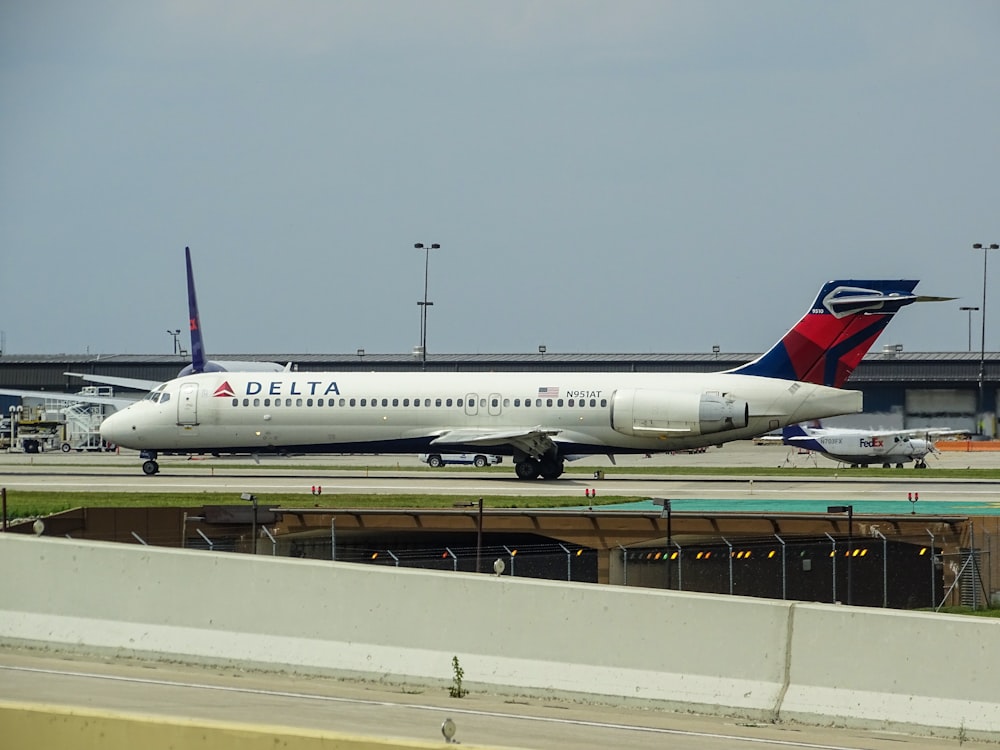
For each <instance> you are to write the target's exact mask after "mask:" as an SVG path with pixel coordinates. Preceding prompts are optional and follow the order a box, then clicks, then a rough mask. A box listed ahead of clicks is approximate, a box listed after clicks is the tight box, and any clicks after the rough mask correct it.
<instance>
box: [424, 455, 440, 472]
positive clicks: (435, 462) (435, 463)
mask: <svg viewBox="0 0 1000 750" xmlns="http://www.w3.org/2000/svg"><path fill="white" fill-rule="evenodd" d="M427 465H428V466H431V467H433V468H435V469H439V468H441V467H442V466H444V461H442V460H441V456H431V457H430V458H428V459H427Z"/></svg>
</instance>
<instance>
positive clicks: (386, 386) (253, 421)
mask: <svg viewBox="0 0 1000 750" xmlns="http://www.w3.org/2000/svg"><path fill="white" fill-rule="evenodd" d="M916 285H917V282H916V281H912V280H875V281H855V280H842V281H830V282H828V283H827V284H825V285H824V286H823V287H822V289H821V290H820V292H819V295H818V296H817V297H816V300H815V302H813V304H812V305H811V306H810V308H809V310H808V312H806V314H805V315H804V316H803V317H802V319H801V320H799V322H798V323H796V324H795V326H794V327H793V328H792V329H791V330H790V331H789V332H788V333H787V334H785V336H784V337H783V338H782V339H781V340H780V341H778V343H776V344H775V345H774V346H773V347H772V348H771V349H770V350H768V351H767V352H766V353H765V354H763V355H762V356H760V357H758V358H757V359H755V360H753V361H752V362H749V363H747V364H745V365H742V366H740V367H737V368H735V369H732V370H727V371H724V372H715V373H703V374H701V373H699V374H690V373H605V374H602V373H593V372H502V373H495V372H494V373H478V372H477V373H441V372H406V373H396V372H281V373H266V374H265V373H255V372H233V371H230V372H208V371H204V372H198V371H195V372H192V373H191V374H189V375H184V376H181V377H178V378H176V379H174V380H171V381H169V382H166V383H163V384H161V385H159V386H157V387H156V388H155V389H153V390H152V391H151V392H150V393H149V394H148V395H147V396H146V398H145V399H143V400H142V401H139V402H138V403H136V404H133V405H132V406H129V407H128V408H127V409H124V410H122V411H119V412H117V413H115V414H113V415H111V416H110V417H108V418H107V419H106V420H105V421H104V423H103V424H102V425H101V435H102V436H103V437H104V439H105V440H107V441H109V442H112V443H116V444H118V445H120V446H124V447H126V448H134V449H137V450H140V451H142V454H141V455H142V456H143V458H144V459H145V462H144V463H143V465H142V469H143V471H144V472H145V473H146V474H148V475H153V474H156V473H157V472H158V471H159V465H158V463H157V461H156V459H157V456H158V454H160V453H167V454H170V453H214V454H219V453H244V454H246V453H249V454H253V455H258V454H263V453H390V454H399V453H410V454H416V453H440V452H452V453H472V452H482V451H483V450H485V449H488V450H489V452H490V453H494V454H500V455H508V456H512V457H513V463H514V467H515V470H516V473H517V476H518V477H519V478H521V479H526V480H528V479H536V478H538V477H542V478H544V479H555V478H557V477H559V476H560V475H561V474H562V473H563V470H564V463H565V461H566V460H572V459H573V458H579V457H582V456H586V455H607V456H608V457H609V458H610V459H611V461H612V462H614V456H615V454H619V453H621V454H629V453H654V452H657V453H659V452H668V451H674V450H681V449H686V448H698V447H702V446H708V445H717V444H721V443H725V442H728V441H731V440H743V439H747V438H752V437H755V436H757V435H762V434H764V433H767V432H771V431H774V430H777V429H780V428H781V427H784V426H786V425H789V424H796V423H798V422H804V421H810V420H815V419H822V418H824V417H830V416H836V415H841V414H850V413H857V412H860V411H861V407H862V397H861V393H860V392H859V391H850V390H842V389H841V386H842V385H843V384H844V382H845V381H846V380H847V377H848V376H849V375H850V374H851V372H853V371H854V369H855V368H856V367H857V365H858V364H859V363H860V362H861V359H862V357H863V356H864V355H865V353H866V352H867V351H868V349H869V348H870V347H871V346H872V344H873V343H874V342H875V339H876V338H877V337H878V335H879V334H880V333H881V331H882V330H883V329H884V328H885V326H886V325H888V323H889V321H890V320H891V319H892V317H893V315H895V314H896V313H897V312H898V311H899V310H900V309H901V308H902V307H904V306H906V305H909V304H911V303H913V302H917V301H929V300H936V299H940V298H929V297H919V296H917V295H916V294H914V293H913V290H914V288H915V287H916Z"/></svg>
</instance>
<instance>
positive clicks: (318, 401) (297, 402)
mask: <svg viewBox="0 0 1000 750" xmlns="http://www.w3.org/2000/svg"><path fill="white" fill-rule="evenodd" d="M163 400H164V401H165V400H166V399H163ZM432 400H433V402H434V406H435V407H438V408H440V407H442V406H443V407H452V406H454V407H456V408H459V409H461V408H463V407H465V406H466V403H465V401H466V399H462V398H456V399H451V398H445V399H441V398H437V399H429V398H425V399H423V400H421V399H419V398H415V399H412V400H411V399H408V398H402V399H400V398H393V399H389V398H383V399H377V398H372V399H368V398H362V399H355V398H340V399H336V398H329V399H324V398H285V399H281V398H244V399H242V400H241V399H238V398H234V399H233V406H258V407H259V406H266V407H272V406H277V407H281V406H284V407H290V406H338V407H347V408H350V407H372V406H374V407H376V408H377V407H380V406H382V407H386V408H388V407H390V406H392V407H400V406H402V407H414V408H416V407H424V408H429V407H430V406H431V401H432ZM468 401H469V402H470V404H469V405H474V404H472V403H471V402H472V399H468ZM487 401H488V402H489V406H490V408H494V409H495V408H497V407H498V406H500V399H499V398H490V399H485V398H481V399H479V406H481V407H482V408H484V409H485V408H486V407H487ZM598 404H600V406H601V408H604V407H606V406H607V405H608V400H607V399H605V398H602V399H596V398H592V399H590V400H589V401H588V400H587V399H584V398H581V399H572V398H570V399H562V398H555V399H553V398H536V399H530V398H526V399H519V398H515V399H514V400H513V402H512V401H511V399H509V398H505V399H503V405H504V408H510V407H511V406H514V407H515V408H518V407H521V408H531V407H532V406H533V407H535V408H541V407H542V406H545V407H548V408H552V407H555V408H557V409H561V408H571V409H572V408H587V407H588V406H589V407H590V408H596V407H597V406H598Z"/></svg>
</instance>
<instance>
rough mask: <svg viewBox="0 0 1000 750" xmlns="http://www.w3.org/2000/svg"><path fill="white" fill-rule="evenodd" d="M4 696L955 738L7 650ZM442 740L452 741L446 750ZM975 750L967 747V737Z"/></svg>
mask: <svg viewBox="0 0 1000 750" xmlns="http://www.w3.org/2000/svg"><path fill="white" fill-rule="evenodd" d="M0 699H3V700H12V701H37V702H39V703H44V704H49V705H60V706H82V707H87V708H91V709H101V710H108V711H114V712H127V713H140V714H147V715H148V714H153V715H157V716H174V717H183V718H186V719H194V720H198V719H210V720H215V721H231V722H238V723H241V724H247V725H255V724H261V723H266V724H268V725H275V724H277V725H282V726H294V727H299V728H305V729H316V730H327V731H331V732H339V733H349V734H357V735H364V736H388V737H401V738H407V739H413V740H420V741H423V742H431V743H433V742H435V741H437V742H441V739H442V738H441V734H440V727H441V724H442V723H443V722H444V720H445V719H446V718H451V719H452V720H453V721H454V722H455V724H456V725H457V733H456V735H455V739H456V740H458V741H459V742H461V743H463V744H468V745H485V746H495V747H519V748H537V749H538V750H549V749H551V750H569V749H572V750H607V748H625V747H627V748H634V749H635V750H646V749H647V748H648V750H654V749H655V750H662V748H664V747H670V748H685V749H686V750H733V749H734V748H741V747H746V748H753V749H755V750H776V749H777V748H784V749H785V750H790V749H794V748H810V749H812V750H883V749H888V748H905V750H932V749H935V750H938V749H940V748H948V747H959V742H958V741H957V740H949V739H942V738H926V737H911V736H907V735H902V734H898V733H893V732H882V731H877V730H849V729H837V728H829V727H807V726H801V725H797V724H793V723H790V724H782V723H771V722H766V721H755V720H732V719H721V718H715V717H701V716H694V715H691V714H675V713H670V712H666V711H660V710H655V709H650V708H628V707H623V706H620V705H616V706H611V705H603V704H600V703H596V702H595V703H592V704H586V703H578V702H568V701H559V700H554V699H539V698H529V697H509V698H504V697H501V696H496V695H487V694H478V693H477V692H475V690H474V689H473V691H472V693H471V694H470V695H469V696H467V697H465V698H462V699H455V698H450V697H449V696H448V693H447V689H446V688H444V687H438V688H425V689H417V690H414V689H409V690H404V689H402V688H400V687H393V686H385V685H378V684H375V683H363V682H350V681H341V680H333V679H323V678H315V677H308V678H307V677H296V676H288V675H279V674H271V673H260V672H238V671H233V670H226V669H218V668H216V669H197V668H185V667H179V666H176V665H173V664H171V665H166V664H151V663H146V664H138V663H130V662H121V661H118V662H102V661H98V660H85V659H69V658H59V657H55V656H52V655H43V654H38V653H30V652H25V651H15V650H10V649H4V650H0ZM443 744H444V743H443V742H442V745H443ZM965 746H969V742H968V741H967V740H966V744H965Z"/></svg>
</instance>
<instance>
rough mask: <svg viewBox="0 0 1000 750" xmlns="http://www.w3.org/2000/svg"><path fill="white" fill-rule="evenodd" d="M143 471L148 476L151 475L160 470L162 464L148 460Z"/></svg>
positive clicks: (143, 466)
mask: <svg viewBox="0 0 1000 750" xmlns="http://www.w3.org/2000/svg"><path fill="white" fill-rule="evenodd" d="M142 471H143V473H144V474H145V475H146V476H148V477H151V476H153V475H154V474H156V473H157V472H159V471H160V465H159V464H158V463H156V461H146V462H144V463H143V465H142Z"/></svg>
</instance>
